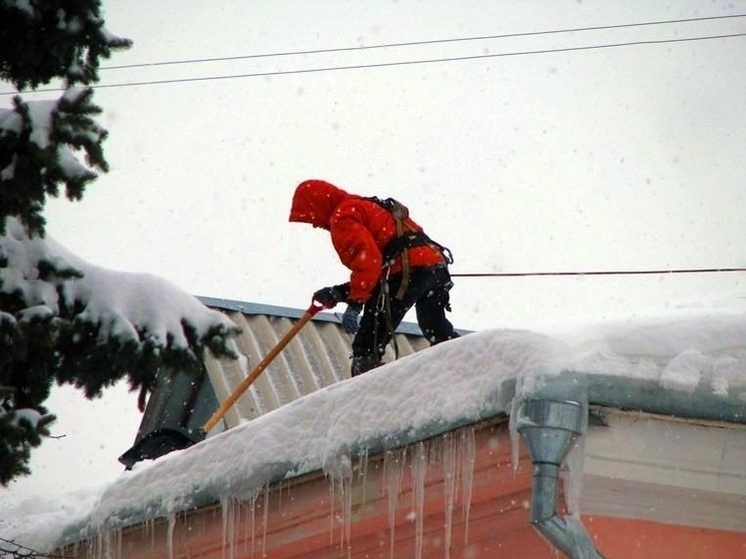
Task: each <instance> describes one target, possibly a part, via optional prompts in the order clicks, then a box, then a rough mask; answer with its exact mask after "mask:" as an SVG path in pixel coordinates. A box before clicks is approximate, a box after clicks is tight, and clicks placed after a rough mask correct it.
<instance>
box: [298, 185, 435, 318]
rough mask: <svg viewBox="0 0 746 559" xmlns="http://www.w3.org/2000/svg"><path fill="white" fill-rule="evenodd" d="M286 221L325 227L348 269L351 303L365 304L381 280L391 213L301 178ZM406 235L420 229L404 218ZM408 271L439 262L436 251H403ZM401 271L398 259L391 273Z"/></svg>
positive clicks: (391, 229) (426, 247) (431, 248)
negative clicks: (407, 258)
mask: <svg viewBox="0 0 746 559" xmlns="http://www.w3.org/2000/svg"><path fill="white" fill-rule="evenodd" d="M290 221H300V222H303V223H310V224H311V225H313V226H314V227H321V228H323V229H327V230H328V231H329V232H330V233H331V237H332V244H333V245H334V248H335V249H336V251H337V254H338V255H339V259H340V260H341V261H342V264H344V265H345V266H347V267H348V268H349V269H350V270H351V272H352V273H351V274H350V296H349V299H350V300H351V301H358V302H361V303H365V302H366V301H367V300H368V299H369V298H370V294H371V292H372V291H373V289H375V287H376V284H377V283H378V280H379V279H380V277H381V272H382V266H383V255H382V253H383V250H384V248H385V247H386V245H387V244H388V243H389V241H391V240H392V239H393V238H394V237H395V236H396V221H395V220H394V218H393V216H392V215H391V212H389V211H388V210H386V209H385V208H382V207H381V206H379V205H378V204H376V203H375V202H372V201H370V200H366V199H365V198H362V197H360V196H356V195H354V194H349V193H347V192H345V191H344V190H342V189H341V188H337V187H336V186H334V185H333V184H330V183H328V182H326V181H322V180H307V181H304V182H302V183H300V184H299V185H298V187H297V188H296V190H295V194H294V195H293V205H292V208H291V210H290ZM404 225H405V227H406V228H407V229H408V230H410V231H422V227H420V226H419V225H418V224H417V223H415V222H414V221H412V220H411V219H410V218H406V219H405V220H404ZM407 251H408V254H409V264H410V266H412V267H418V266H434V265H437V264H445V259H444V258H443V255H442V254H441V252H440V250H439V249H438V248H437V247H435V246H431V245H424V246H417V247H411V248H409V249H407ZM398 271H401V257H399V258H397V259H396V260H395V261H394V264H393V265H392V267H391V273H392V274H393V273H396V272H398Z"/></svg>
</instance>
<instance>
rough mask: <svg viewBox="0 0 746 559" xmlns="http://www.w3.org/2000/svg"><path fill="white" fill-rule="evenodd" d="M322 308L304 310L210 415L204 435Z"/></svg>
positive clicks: (314, 305) (315, 306)
mask: <svg viewBox="0 0 746 559" xmlns="http://www.w3.org/2000/svg"><path fill="white" fill-rule="evenodd" d="M323 308H324V307H323V306H319V305H316V304H314V303H312V304H311V306H310V307H308V309H307V310H306V312H304V313H303V316H301V317H300V320H298V322H296V323H295V324H294V325H293V327H292V328H291V329H290V330H288V331H287V332H286V333H285V335H284V336H283V337H282V338H280V341H278V342H277V344H276V345H275V346H274V347H273V348H272V349H271V350H270V351H269V353H267V355H265V356H264V358H263V359H262V360H261V361H260V362H259V363H258V364H257V366H256V367H254V369H253V370H252V371H251V372H250V373H249V374H248V376H247V377H246V378H245V379H243V381H242V382H241V384H239V385H238V386H237V387H236V388H235V390H233V392H231V394H230V395H229V396H228V398H226V400H225V402H223V403H222V404H221V405H220V407H219V408H218V409H217V410H215V413H213V414H212V417H210V419H208V420H207V423H205V425H204V426H203V427H202V429H203V430H204V432H205V433H209V432H210V431H211V430H212V428H213V427H215V425H217V423H218V421H220V420H221V419H223V416H224V415H225V414H226V413H227V412H228V410H229V409H230V408H231V406H233V404H235V403H236V400H238V399H239V398H240V397H241V396H242V395H243V393H244V392H246V390H247V389H248V388H249V386H251V385H252V383H253V382H254V381H255V380H256V379H257V378H258V377H259V375H261V374H262V373H263V372H264V369H266V368H267V366H268V365H269V364H270V363H271V362H272V361H273V360H274V358H275V357H277V355H278V354H279V353H280V352H281V351H282V350H283V349H285V346H286V345H288V343H289V342H290V340H292V339H293V338H294V337H295V335H296V334H297V333H298V332H300V329H301V328H303V327H304V326H305V325H306V323H307V322H308V321H309V320H311V319H312V318H313V316H314V315H315V314H316V313H317V312H319V311H320V310H321V309H323Z"/></svg>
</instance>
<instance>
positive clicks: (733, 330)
mask: <svg viewBox="0 0 746 559" xmlns="http://www.w3.org/2000/svg"><path fill="white" fill-rule="evenodd" d="M527 396H540V397H562V398H570V397H572V398H581V399H584V398H587V400H589V401H590V403H602V404H607V405H614V406H617V407H627V408H633V409H642V410H645V411H654V412H659V413H668V414H672V415H681V416H683V417H692V418H702V419H719V420H724V421H734V422H744V421H746V419H745V418H746V415H745V414H746V296H744V295H739V296H737V297H731V298H730V299H728V300H727V301H720V302H716V303H710V304H708V305H702V306H699V307H689V308H686V309H670V310H668V311H666V312H664V313H662V314H659V315H652V316H648V317H635V318H630V319H628V320H623V321H618V322H614V323H611V322H607V323H604V324H600V325H596V326H593V327H585V328H580V329H578V328H576V329H573V330H565V331H561V332H560V331H556V332H554V333H551V334H549V333H539V332H533V331H527V330H490V331H483V332H478V333H474V334H469V335H467V336H464V337H462V338H460V339H457V340H452V341H450V342H447V343H443V344H441V345H438V346H435V347H433V348H431V349H428V350H425V351H422V352H419V353H416V354H413V355H410V356H407V357H405V358H402V359H400V360H398V361H396V362H394V363H391V364H388V365H385V366H383V367H381V368H379V369H376V370H374V371H371V372H369V373H367V374H365V375H362V376H360V377H357V378H354V379H350V380H346V381H342V382H340V383H338V384H335V385H332V386H329V387H327V388H324V389H322V390H319V391H317V392H314V393H312V394H309V395H307V396H305V397H303V398H301V399H298V400H295V401H293V402H291V403H289V404H287V405H285V406H283V407H281V408H278V409H276V410H274V411H272V412H270V413H268V414H266V415H264V416H261V417H259V418H257V419H255V420H252V421H250V422H247V423H245V424H243V425H240V426H238V427H236V428H234V429H231V430H229V431H227V432H224V433H221V434H219V435H217V436H214V437H211V438H208V439H207V440H205V441H204V442H201V443H199V444H197V445H195V446H193V447H191V448H189V449H186V450H183V451H177V452H173V453H171V454H169V455H167V456H164V457H162V458H159V459H158V460H156V461H154V462H148V463H141V464H138V465H137V466H136V467H135V469H134V470H133V471H132V472H127V473H124V474H123V475H122V476H121V477H120V478H119V479H118V480H117V481H116V482H114V483H113V484H111V485H110V486H108V487H106V488H105V490H104V491H103V493H102V494H101V495H100V497H99V496H98V495H97V496H95V497H96V499H95V503H94V498H93V497H90V496H89V497H87V499H88V500H87V501H86V500H85V499H86V497H85V496H79V497H78V501H79V503H80V506H78V507H76V505H75V502H70V501H67V502H66V503H65V509H64V510H63V512H62V513H60V514H59V515H58V516H56V517H55V518H54V520H52V519H50V514H53V513H52V512H50V507H48V506H47V509H46V511H45V513H44V515H43V521H42V522H41V523H39V522H37V521H35V520H34V517H33V515H32V513H31V511H30V510H29V509H28V508H27V509H17V510H16V511H11V515H10V516H11V517H12V516H16V518H14V519H13V520H7V518H9V515H8V514H3V515H0V517H4V520H0V534H5V535H4V537H8V536H9V535H11V536H14V537H16V538H18V541H21V542H24V543H25V544H26V545H31V546H35V547H37V548H46V549H51V548H53V547H54V545H55V544H58V543H61V542H73V541H78V540H81V539H83V538H86V537H89V536H93V535H95V534H98V533H101V531H102V530H107V529H114V528H120V527H124V526H127V525H131V524H136V523H139V522H143V521H145V520H147V519H152V518H157V517H169V516H170V515H173V514H174V513H175V512H177V511H181V510H185V509H188V508H191V507H194V506H200V505H204V504H208V503H214V502H218V501H220V499H221V498H225V497H229V496H230V497H249V496H251V495H252V494H255V493H256V492H257V491H259V490H261V489H262V488H264V487H265V486H267V485H268V484H269V483H272V482H275V481H279V480H281V479H286V478H291V477H294V476H298V475H302V474H304V473H308V472H312V471H317V470H324V471H326V472H328V473H331V474H332V475H333V472H334V471H335V469H336V468H338V466H339V464H340V463H343V462H344V461H345V460H347V459H348V457H349V456H356V455H360V454H364V453H368V454H373V453H377V452H380V451H382V450H385V449H390V448H394V447H398V446H402V445H405V444H409V443H412V442H415V441H418V440H423V439H425V438H428V437H431V436H434V435H437V434H439V433H443V432H446V431H449V430H452V429H454V428H457V427H459V426H462V425H466V424H470V423H473V422H476V421H479V420H480V419H483V418H487V417H493V416H496V415H500V414H509V413H510V411H511V407H512V405H513V401H514V398H516V397H518V398H521V397H527ZM13 512H15V515H14V514H12V513H13ZM19 515H21V516H23V515H26V517H25V518H23V517H20V518H19ZM53 525H54V526H55V527H56V530H50V526H53Z"/></svg>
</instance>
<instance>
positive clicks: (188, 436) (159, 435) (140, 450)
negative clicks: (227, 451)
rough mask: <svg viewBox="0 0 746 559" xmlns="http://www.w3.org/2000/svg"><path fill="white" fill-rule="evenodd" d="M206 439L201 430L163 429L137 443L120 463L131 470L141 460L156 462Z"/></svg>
mask: <svg viewBox="0 0 746 559" xmlns="http://www.w3.org/2000/svg"><path fill="white" fill-rule="evenodd" d="M204 439H205V433H204V432H203V431H202V430H201V429H200V430H198V431H196V432H195V431H192V430H189V429H184V428H183V427H161V428H160V429H156V430H155V431H151V432H150V433H148V434H147V435H145V436H144V437H143V438H142V439H140V440H139V441H137V442H136V443H135V444H134V446H133V447H132V448H130V449H129V450H128V451H127V452H125V453H124V454H122V455H121V456H120V457H119V461H120V462H121V463H122V464H124V467H125V470H131V469H132V466H134V465H135V464H136V463H137V462H140V461H141V460H155V459H156V458H160V457H161V456H164V455H166V454H168V453H169V452H173V451H174V450H182V449H185V448H189V447H190V446H192V445H195V444H197V443H199V442H201V441H203V440H204Z"/></svg>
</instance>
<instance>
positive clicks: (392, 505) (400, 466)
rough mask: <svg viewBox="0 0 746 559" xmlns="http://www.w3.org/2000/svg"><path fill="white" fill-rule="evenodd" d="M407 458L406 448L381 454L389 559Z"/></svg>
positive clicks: (392, 549)
mask: <svg viewBox="0 0 746 559" xmlns="http://www.w3.org/2000/svg"><path fill="white" fill-rule="evenodd" d="M406 459H407V449H406V448H402V449H400V450H387V451H386V453H385V454H384V455H383V478H384V483H385V485H386V498H387V500H388V519H389V547H390V552H391V559H393V558H394V539H395V535H396V534H395V531H396V507H397V505H398V503H399V493H400V492H401V482H402V477H403V476H404V464H405V462H406Z"/></svg>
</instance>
